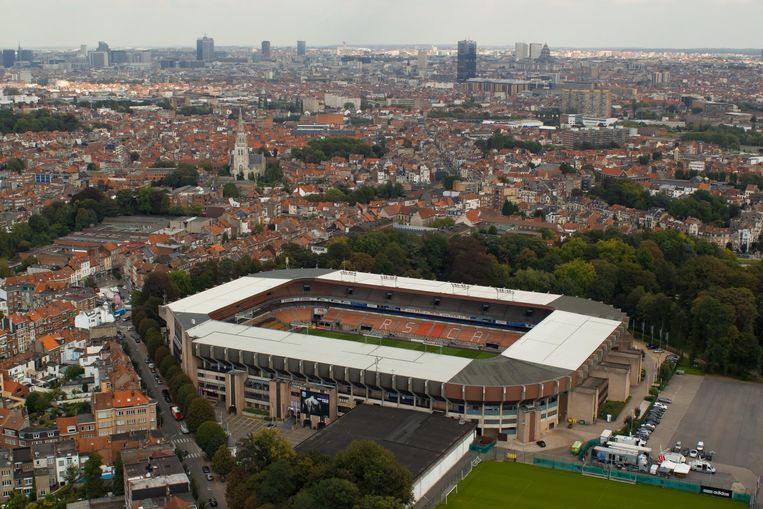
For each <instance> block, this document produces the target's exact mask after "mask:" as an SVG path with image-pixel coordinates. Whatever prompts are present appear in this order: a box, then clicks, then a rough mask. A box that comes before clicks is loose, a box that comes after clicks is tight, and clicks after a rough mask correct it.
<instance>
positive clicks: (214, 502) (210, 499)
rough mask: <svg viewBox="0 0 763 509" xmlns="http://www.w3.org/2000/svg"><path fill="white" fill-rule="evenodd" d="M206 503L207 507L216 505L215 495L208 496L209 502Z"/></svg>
mask: <svg viewBox="0 0 763 509" xmlns="http://www.w3.org/2000/svg"><path fill="white" fill-rule="evenodd" d="M207 505H209V507H217V499H216V498H215V497H210V498H209V504H207Z"/></svg>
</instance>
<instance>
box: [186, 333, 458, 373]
mask: <svg viewBox="0 0 763 509" xmlns="http://www.w3.org/2000/svg"><path fill="white" fill-rule="evenodd" d="M188 335H189V336H190V337H191V338H193V342H194V343H195V344H201V345H209V346H213V347H219V348H232V349H236V350H241V351H244V352H256V353H260V354H264V355H277V356H281V357H288V358H292V357H294V355H295V352H299V357H300V359H303V360H306V361H312V362H330V363H331V364H335V365H338V366H344V367H348V368H356V369H360V370H371V371H377V362H378V371H379V372H382V373H394V374H395V375H400V376H407V377H412V378H425V379H428V380H433V381H436V382H447V381H448V380H450V379H451V378H453V377H454V376H455V375H456V374H457V373H458V372H459V371H461V370H462V369H464V367H466V365H467V364H469V362H471V359H466V358H462V357H454V356H450V355H440V354H435V353H428V352H419V351H415V350H406V349H403V348H394V347H389V346H378V345H372V344H366V343H359V342H355V341H344V340H341V339H332V338H325V337H320V336H311V335H309V334H301V333H297V332H285V331H278V330H270V329H263V328H260V327H250V326H248V325H237V324H233V323H227V322H218V321H215V320H209V321H207V322H204V323H202V324H201V325H197V326H196V327H193V328H192V329H190V330H188Z"/></svg>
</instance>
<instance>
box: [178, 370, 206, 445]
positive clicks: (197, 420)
mask: <svg viewBox="0 0 763 509" xmlns="http://www.w3.org/2000/svg"><path fill="white" fill-rule="evenodd" d="M173 360H174V359H173ZM214 420H215V409H214V408H212V405H210V404H209V401H207V400H205V399H204V398H197V399H195V400H193V402H192V403H191V404H190V405H188V412H186V416H185V422H186V424H188V429H189V430H191V432H192V433H195V432H196V430H197V429H199V426H201V425H202V424H203V423H205V422H207V421H213V422H214ZM212 453H213V454H214V450H213V451H212Z"/></svg>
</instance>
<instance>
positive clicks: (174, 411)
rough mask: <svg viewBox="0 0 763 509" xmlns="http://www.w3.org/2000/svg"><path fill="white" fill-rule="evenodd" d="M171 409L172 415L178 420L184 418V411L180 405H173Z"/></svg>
mask: <svg viewBox="0 0 763 509" xmlns="http://www.w3.org/2000/svg"><path fill="white" fill-rule="evenodd" d="M170 411H171V412H172V417H174V418H175V420H176V421H182V420H183V412H181V411H180V407H177V406H173V407H172V408H170Z"/></svg>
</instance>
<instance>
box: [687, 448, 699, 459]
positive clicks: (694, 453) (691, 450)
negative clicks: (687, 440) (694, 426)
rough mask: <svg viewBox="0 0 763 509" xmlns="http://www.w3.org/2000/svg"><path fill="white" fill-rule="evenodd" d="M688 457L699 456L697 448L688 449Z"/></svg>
mask: <svg viewBox="0 0 763 509" xmlns="http://www.w3.org/2000/svg"><path fill="white" fill-rule="evenodd" d="M689 457H690V458H697V457H699V453H698V452H697V449H689Z"/></svg>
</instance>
